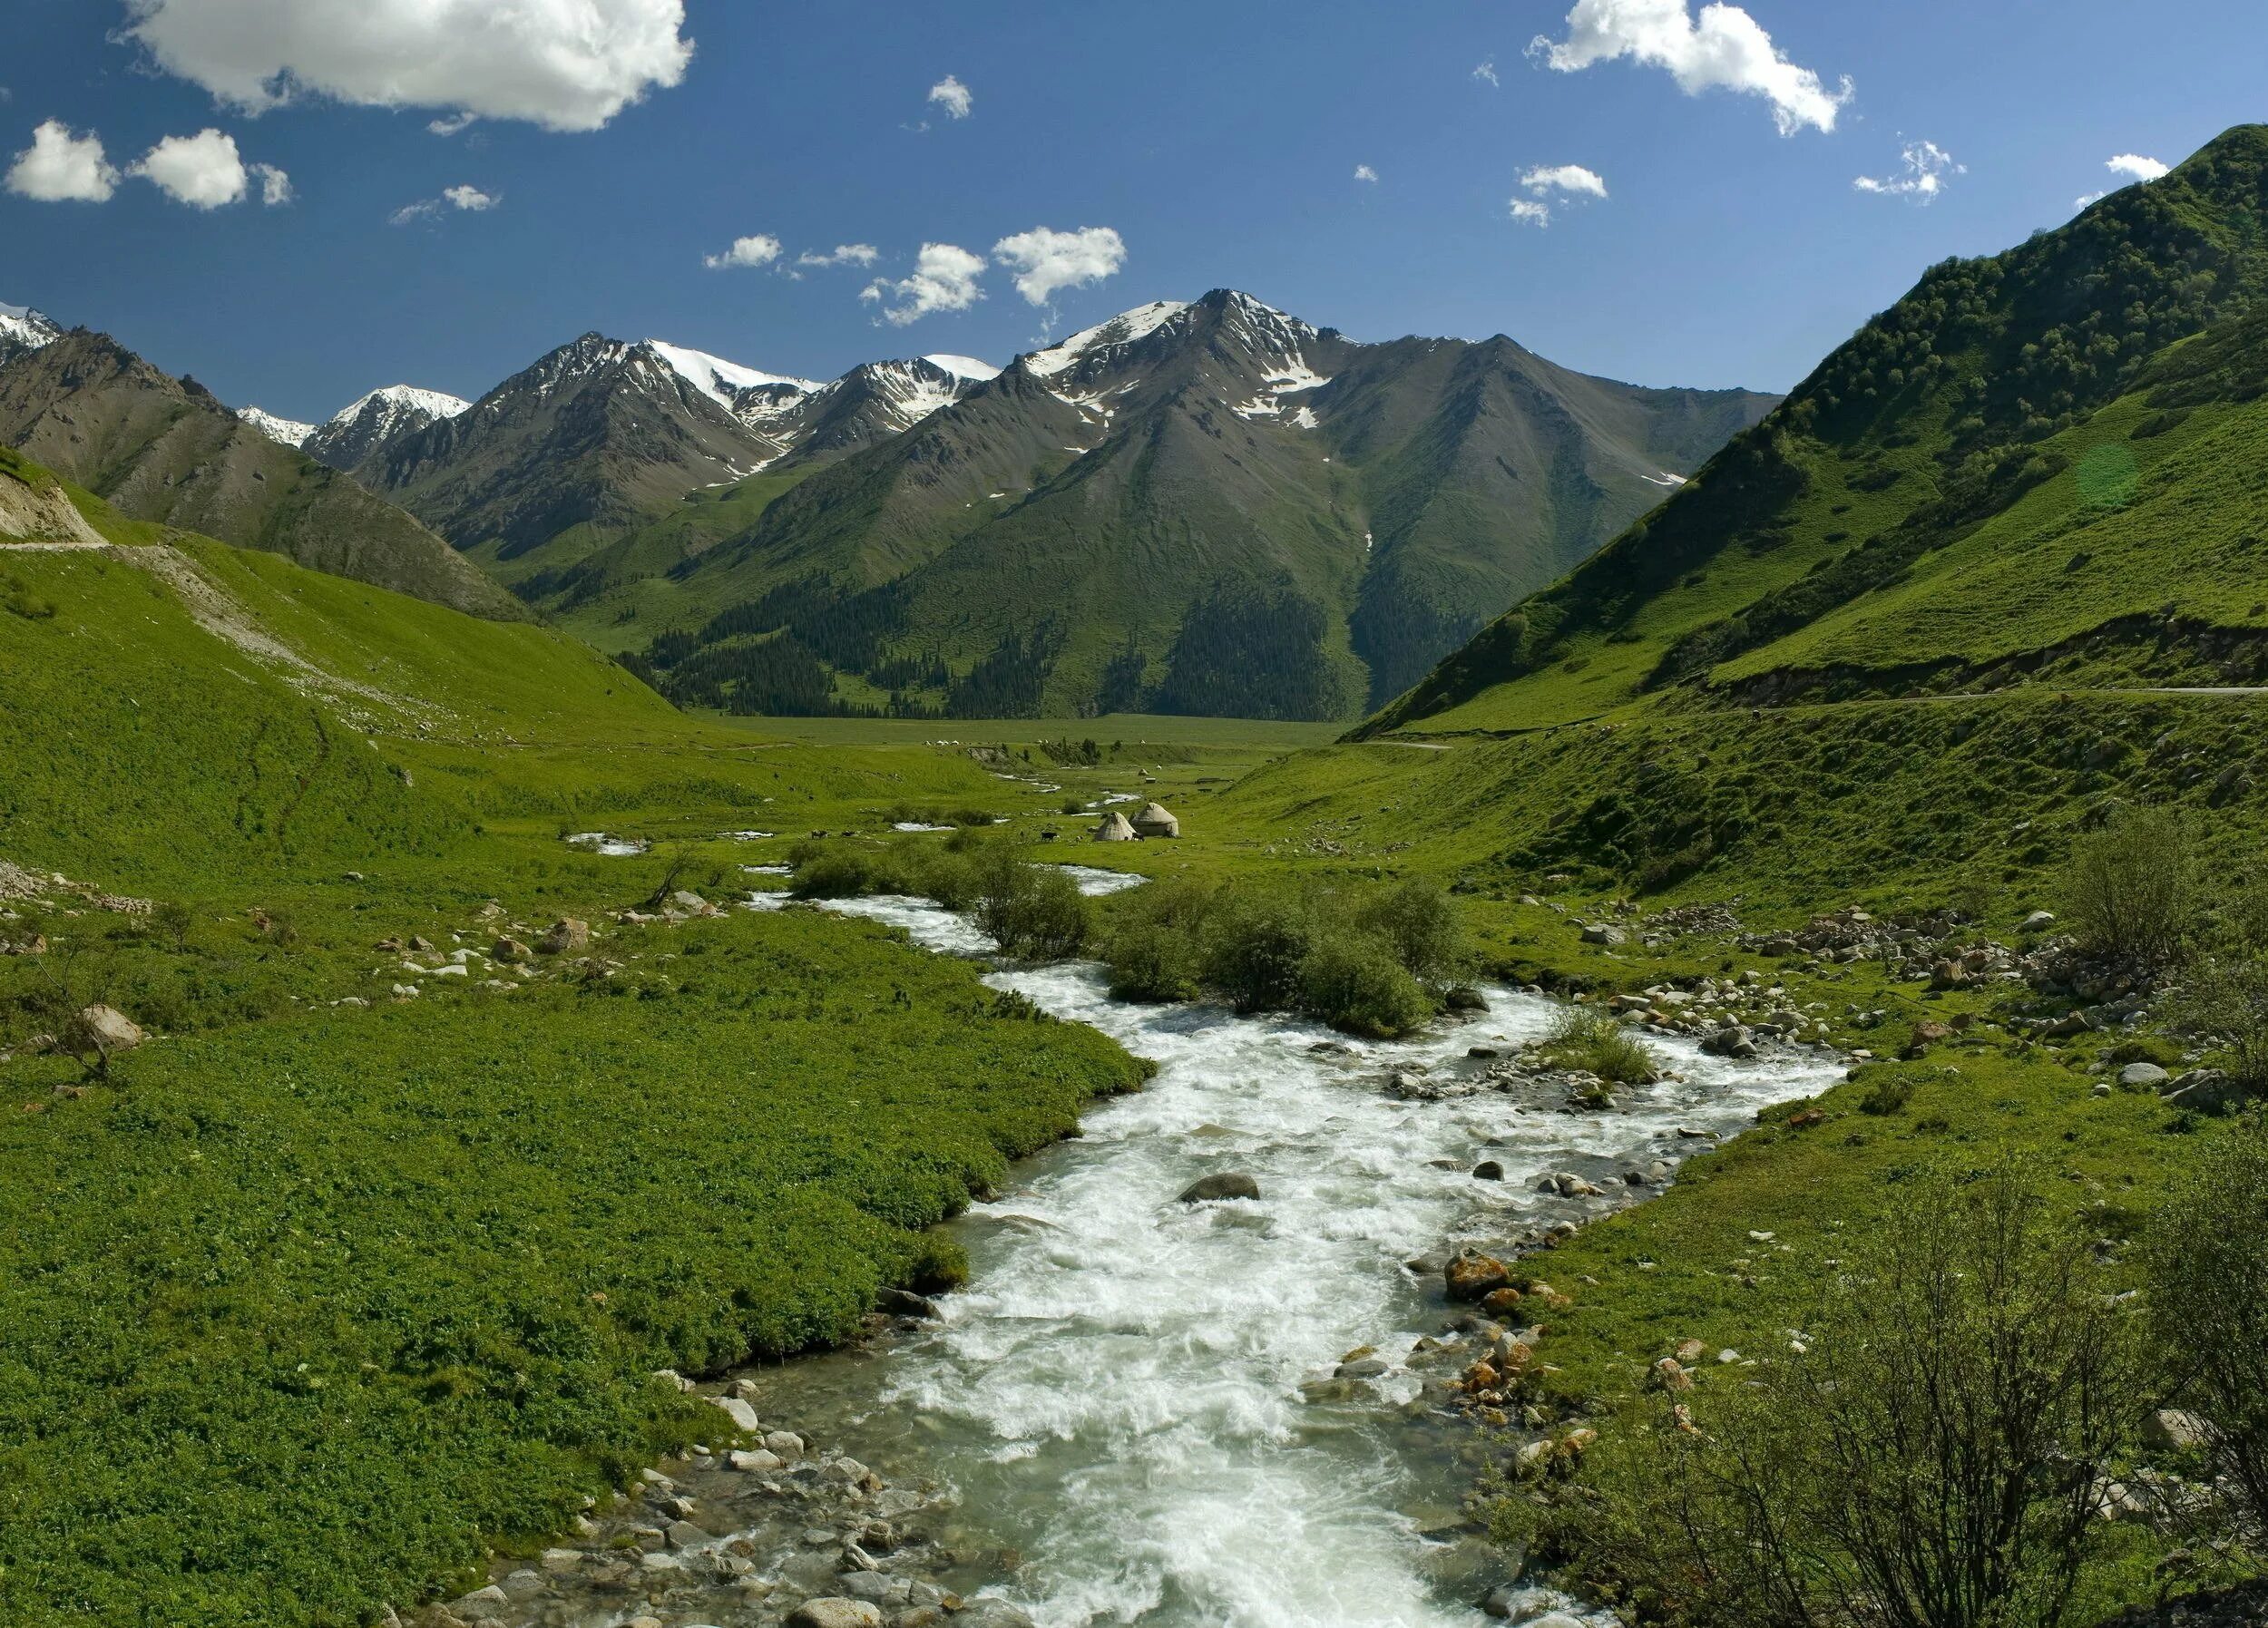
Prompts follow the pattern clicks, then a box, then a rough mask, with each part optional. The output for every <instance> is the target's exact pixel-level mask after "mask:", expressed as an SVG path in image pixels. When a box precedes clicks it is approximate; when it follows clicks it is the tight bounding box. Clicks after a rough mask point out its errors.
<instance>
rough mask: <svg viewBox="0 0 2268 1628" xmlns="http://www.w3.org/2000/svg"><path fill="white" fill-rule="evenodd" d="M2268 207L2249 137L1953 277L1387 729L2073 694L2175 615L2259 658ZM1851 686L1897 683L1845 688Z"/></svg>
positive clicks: (1928, 290)
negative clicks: (2094, 662) (1910, 697)
mask: <svg viewBox="0 0 2268 1628" xmlns="http://www.w3.org/2000/svg"><path fill="white" fill-rule="evenodd" d="M2263 210H2268V129H2263V128H2262V127H2257V126H2251V127H2245V128H2243V129H2239V130H2236V131H2233V132H2230V133H2229V134H2227V135H2226V136H2224V137H2223V138H2221V139H2220V140H2219V141H2215V142H2214V143H2213V144H2212V145H2211V146H2209V147H2207V148H2206V149H2204V151H2201V152H2199V153H2198V154H2197V155H2196V156H2195V158H2193V159H2191V160H2190V161H2188V162H2187V163H2185V164H2184V165H2183V166H2182V167H2181V168H2180V169H2179V170H2177V171H2175V172H2174V173H2173V174H2172V175H2170V176H2168V177H2166V178H2165V180H2161V181H2158V182H2155V183H2152V184H2150V185H2148V186H2142V187H2131V188H2128V189H2126V190H2125V191H2122V192H2119V193H2116V194H2114V195H2113V196H2111V197H2110V198H2107V199H2106V200H2103V201H2101V202H2099V203H2097V204H2096V205H2094V206H2093V207H2092V208H2090V209H2088V210H2087V211H2085V212H2084V213H2083V214H2082V215H2081V216H2080V217H2079V218H2078V219H2077V220H2075V221H2073V222H2072V223H2071V224H2070V225H2068V226H2067V227H2065V228H2063V229H2060V230H2058V231H2055V232H2050V233H2047V234H2043V235H2041V236H2039V237H2038V238H2036V239H2033V240H2032V241H2031V242H2029V243H2028V244H2026V245H2024V246H2023V247H2022V248H2020V249H2013V250H2010V251H2009V253H2007V254H2005V255H2001V256H1999V257H1997V258H1992V259H1987V260H1979V261H1967V262H1963V261H1949V262H1947V263H1946V264H1944V265H1942V266H1939V267H1936V268H1932V269H1931V271H1930V272H1929V273H1928V274H1927V275H1926V276H1925V277H1924V278H1922V280H1921V283H1920V284H1919V285H1917V287H1916V288H1915V289H1914V290H1913V292H1912V293H1911V294H1910V295H1908V296H1907V297H1906V298H1905V299H1903V300H1901V302H1900V303H1899V304H1898V305H1897V306H1895V307H1892V309H1891V310H1890V311H1888V312H1886V313H1884V314H1883V315H1882V316H1881V317H1877V318H1876V319H1874V321H1872V322H1871V323H1870V324H1868V325H1867V327H1865V328H1864V329H1863V330H1862V331H1861V333H1860V334H1859V335H1858V336H1857V337H1855V338H1854V339H1853V340H1852V341H1851V343H1850V344H1848V345H1846V346H1843V348H1842V349H1840V350H1838V351H1837V352H1836V353H1835V354H1834V355H1833V356H1831V357H1829V358H1828V359H1827V361H1826V362H1824V363H1823V364H1822V366H1820V368H1819V369H1818V370H1817V371H1816V372H1815V373H1814V374H1813V375H1812V376H1811V377H1810V378H1809V379H1807V380H1806V381H1805V382H1804V384H1803V385H1801V386H1799V388H1798V389H1797V390H1796V392H1795V394H1794V395H1792V396H1791V397H1790V398H1789V399H1788V401H1787V403H1786V404H1785V405H1783V406H1782V407H1781V408H1780V409H1779V410H1778V411H1776V412H1775V413H1774V414H1773V415H1772V416H1771V417H1770V418H1769V419H1767V420H1766V421H1765V423H1764V424H1762V425H1760V426H1759V427H1758V428H1757V429H1755V431H1752V432H1750V433H1749V434H1745V435H1743V436H1741V437H1739V438H1738V439H1737V440H1735V442H1734V443H1733V444H1731V445H1730V446H1728V447H1727V448H1726V449H1725V451H1724V452H1723V453H1720V454H1719V455H1718V456H1717V457H1716V458H1715V459H1713V460H1712V461H1711V462H1710V463H1709V464H1708V465H1707V466H1706V468H1705V469H1704V470H1703V471H1702V472H1701V473H1700V475H1699V477H1698V478H1697V479H1696V481H1695V482H1694V483H1692V484H1690V485H1689V486H1688V487H1686V489H1685V490H1684V491H1682V492H1679V493H1678V494H1677V496H1676V497H1674V498H1673V499H1671V500H1670V501H1669V502H1667V503H1666V504H1664V505H1663V506H1662V508H1661V510H1660V511H1659V512H1657V513H1656V514H1654V515H1651V516H1649V517H1648V518H1647V520H1646V521H1644V522H1640V523H1639V524H1638V525H1637V526H1636V527H1634V528H1633V529H1632V530H1631V531H1628V532H1627V533H1625V534H1624V535H1623V536H1622V537H1620V538H1619V539H1618V540H1617V541H1615V542H1614V543H1613V544H1611V545H1610V546H1609V547H1608V549H1606V550H1604V551H1601V552H1600V554H1599V555H1598V557H1597V558H1596V559H1595V560H1593V561H1591V562H1589V564H1587V565H1586V566H1584V567H1583V568H1582V569H1580V570H1577V571H1576V572H1574V573H1573V574H1572V575H1570V576H1569V578H1568V579H1567V580H1565V581H1563V582H1561V583H1559V584H1558V585H1557V586H1555V587H1553V588H1551V589H1549V590H1546V591H1544V592H1543V593H1540V594H1538V595H1536V596H1535V597H1533V598H1532V599H1530V600H1526V601H1525V602H1523V603H1521V604H1520V605H1519V606H1518V607H1516V608H1515V609H1513V610H1512V611H1511V612H1510V613H1509V614H1508V615H1506V616H1505V617H1503V618H1502V619H1500V620H1499V621H1497V622H1495V623H1493V624H1491V626H1490V627H1489V628H1488V629H1485V630H1484V631H1483V632H1482V633H1481V635H1480V636H1479V637H1478V638H1476V639H1474V641H1473V642H1472V644H1471V646H1469V647H1468V648H1466V649H1465V650H1464V651H1462V652H1461V653H1460V654H1459V655H1458V656H1456V657H1454V658H1452V659H1451V660H1450V661H1448V662H1447V663H1444V664H1443V666H1442V668H1440V669H1439V670H1438V671H1436V672H1435V673H1434V674H1433V675H1432V677H1431V678H1428V679H1427V680H1425V682H1423V683H1422V684H1421V685H1419V686H1418V687H1416V688H1415V689H1414V690H1413V691H1412V692H1411V693H1410V694H1409V695H1407V696H1405V697H1403V698H1402V699H1401V700H1400V701H1398V702H1397V703H1396V704H1395V705H1394V706H1393V707H1390V708H1388V709H1387V710H1386V711H1385V712H1384V713H1383V715H1382V716H1381V717H1379V718H1378V719H1376V720H1374V723H1373V724H1372V725H1371V726H1368V727H1369V732H1371V733H1381V732H1389V731H1394V730H1422V731H1424V732H1427V733H1454V732H1458V731H1461V730H1471V729H1480V730H1505V729H1520V728H1533V727H1538V726H1548V725H1554V724H1559V723H1564V722H1567V721H1569V720H1572V719H1577V718H1585V717H1601V716H1606V715H1609V714H1616V713H1618V710H1619V709H1623V708H1627V707H1631V706H1632V705H1634V704H1635V705H1642V706H1654V705H1660V704H1667V703H1668V702H1669V701H1671V700H1672V699H1674V698H1675V697H1678V696H1681V695H1683V696H1690V697H1705V698H1708V699H1731V700H1735V701H1737V700H1739V699H1741V698H1743V697H1765V696H1769V697H1788V696H1792V695H1795V694H1807V693H1813V692H1814V691H1816V690H1817V689H1818V688H1819V687H1820V686H1821V685H1822V684H1827V685H1829V686H1830V687H1832V688H1835V689H1837V690H1838V692H1840V691H1842V690H1847V689H1849V688H1850V687H1852V686H1853V684H1856V685H1858V686H1859V687H1866V688H1872V689H1873V690H1876V691H1880V692H1882V693H1901V692H1903V691H1906V690H1911V689H1917V688H1927V687H1932V686H1933V685H1935V686H1942V685H1944V684H1960V683H1968V682H1972V681H1983V680H1984V679H1985V678H1988V677H1989V674H1988V673H1987V671H1986V669H1993V670H1995V671H2001V672H2016V671H2020V670H2035V669H2039V668H2055V669H2056V670H2058V671H2060V670H2062V669H2063V665H2064V664H2065V662H2066V658H2067V657H2068V653H2069V652H2068V651H2067V650H2066V648H2065V647H2066V646H2067V645H2068V644H2069V643H2070V642H2071V641H2073V640H2075V639H2089V640H2093V639H2098V638H2099V639H2103V640H2105V641H2107V643H2117V644H2125V645H2129V646H2131V645H2134V644H2136V643H2137V642H2139V643H2140V644H2143V645H2150V644H2155V643H2162V642H2164V641H2162V640H2159V639H2157V638H2156V635H2155V634H2153V633H2150V632H2148V631H2147V630H2145V629H2138V628H2137V627H2136V625H2135V624H2134V621H2133V619H2136V618H2148V617H2152V616H2160V617H2162V616H2165V615H2167V614H2170V615H2172V616H2173V617H2175V619H2176V620H2177V621H2179V622H2181V623H2182V624H2183V625H2184V626H2185V629H2187V632H2186V634H2185V639H2184V640H2183V641H2181V642H2182V643H2184V644H2185V645H2187V646H2189V647H2192V648H2199V649H2211V648H2217V647H2218V646H2219V645H2220V644H2221V643H2223V642H2224V641H2233V642H2234V643H2236V644H2239V645H2241V644H2243V643H2244V642H2245V640H2246V639H2249V638H2250V636H2251V629H2252V627H2253V623H2254V622H2255V620H2256V619H2257V618H2258V617H2259V616H2261V615H2262V614H2263V613H2262V612H2259V611H2256V610H2255V609H2253V607H2254V605H2255V604H2257V603H2258V602H2259V601H2260V600H2263V599H2268V581H2263V580H2260V579H2261V577H2262V574H2263V573H2262V569H2261V566H2260V565H2259V564H2258V563H2256V562H2254V561H2253V560H2252V559H2251V558H2250V555H2251V551H2252V550H2253V547H2254V546H2255V545H2256V541H2257V537H2258V533H2259V531H2260V527H2261V519H2262V517H2261V514H2260V494H2259V487H2258V485H2257V483H2256V480H2255V479H2254V478H2253V476H2252V475H2251V474H2250V473H2248V472H2249V471H2250V470H2251V469H2255V468H2256V467H2257V459H2258V453H2257V448H2258V446H2259V444H2260V439H2261V436H2262V434H2263V417H2262V414H2261V409H2260V407H2259V405H2258V403H2259V400H2260V396H2261V385H2262V370H2263V340H2268V333H2264V332H2263V327H2262V326H2261V325H2260V324H2259V323H2258V322H2257V321H2254V320H2248V317H2251V316H2252V314H2253V313H2254V312H2255V311H2256V310H2257V309H2259V307H2260V306H2261V303H2262V299H2263V295H2264V294H2268V239H2263V237H2262V236H2261V233H2260V230H2259V226H2258V221H2259V219H2260V218H2261V215H2262V212H2263ZM2247 539H2252V540H2253V541H2247ZM2150 659H2155V658H2146V659H2145V660H2144V661H2143V662H2142V664H2141V670H2147V668H2148V667H2149V665H2150ZM1851 667H1855V668H1865V669H1867V670H1868V672H1869V673H1871V674H1873V675H1875V676H1874V677H1872V678H1854V677H1853V675H1849V674H1844V673H1842V672H1840V671H1834V672H1832V673H1830V672H1829V671H1828V669H1841V668H1851ZM2106 670H2116V664H2111V665H2110V666H2109V667H2107V669H2106ZM2181 670H2182V671H2183V672H2184V673H2193V672H2194V670H2195V668H2194V667H2184V668H2182V669H2181Z"/></svg>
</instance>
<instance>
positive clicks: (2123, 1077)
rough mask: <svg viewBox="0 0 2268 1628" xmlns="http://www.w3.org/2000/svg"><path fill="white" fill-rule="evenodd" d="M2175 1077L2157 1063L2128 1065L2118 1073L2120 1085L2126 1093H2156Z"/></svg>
mask: <svg viewBox="0 0 2268 1628" xmlns="http://www.w3.org/2000/svg"><path fill="white" fill-rule="evenodd" d="M2171 1078H2173V1076H2172V1075H2170V1074H2168V1073H2166V1072H2165V1069H2163V1068H2161V1067H2158V1066H2157V1065H2156V1063H2128V1064H2127V1065H2126V1067H2124V1068H2121V1069H2120V1070H2119V1071H2118V1085H2119V1088H2120V1089H2121V1090H2126V1091H2155V1090H2157V1089H2158V1088H2159V1087H2162V1086H2164V1085H2165V1082H2166V1081H2167V1080H2169V1079H2171Z"/></svg>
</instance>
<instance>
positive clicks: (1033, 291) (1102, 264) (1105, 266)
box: [992, 226, 1126, 306]
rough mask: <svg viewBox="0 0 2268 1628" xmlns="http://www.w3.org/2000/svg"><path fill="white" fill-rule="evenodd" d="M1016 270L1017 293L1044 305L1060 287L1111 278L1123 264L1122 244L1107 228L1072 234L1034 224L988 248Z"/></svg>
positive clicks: (1117, 235) (1117, 236) (1116, 234)
mask: <svg viewBox="0 0 2268 1628" xmlns="http://www.w3.org/2000/svg"><path fill="white" fill-rule="evenodd" d="M992 252H993V253H994V254H996V255H998V256H999V257H1000V258H1002V260H1003V261H1005V262H1006V263H1007V264H1008V266H1009V267H1010V268H1012V269H1013V270H1014V271H1015V272H1016V292H1017V293H1019V294H1021V295H1022V296H1023V297H1024V298H1025V299H1026V300H1027V301H1028V302H1030V303H1031V304H1032V305H1035V306H1043V305H1045V304H1047V303H1048V301H1050V300H1051V299H1053V298H1054V297H1055V296H1056V294H1057V293H1058V292H1059V291H1061V290H1062V289H1064V288H1084V287H1086V285H1088V284H1089V283H1097V282H1100V281H1101V280H1102V279H1103V278H1106V277H1110V276H1112V275H1114V274H1115V273H1116V272H1117V271H1118V269H1119V267H1121V266H1123V265H1125V264H1126V240H1125V239H1122V238H1120V237H1119V234H1118V233H1117V232H1115V231H1113V230H1111V229H1110V228H1109V227H1107V226H1082V227H1080V229H1078V230H1077V231H1075V232H1059V231H1051V230H1050V229H1048V228H1046V227H1044V226H1035V227H1033V228H1032V229H1031V230H1030V231H1028V232H1018V233H1017V234H1016V235H1015V236H1014V237H1012V238H1002V239H1001V240H1000V241H999V242H997V243H995V244H993V245H992Z"/></svg>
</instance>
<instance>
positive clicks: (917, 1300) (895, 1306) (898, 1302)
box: [875, 1289, 939, 1322]
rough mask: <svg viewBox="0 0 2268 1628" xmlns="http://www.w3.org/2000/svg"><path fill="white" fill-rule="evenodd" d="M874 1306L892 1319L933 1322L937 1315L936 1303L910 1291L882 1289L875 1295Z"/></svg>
mask: <svg viewBox="0 0 2268 1628" xmlns="http://www.w3.org/2000/svg"><path fill="white" fill-rule="evenodd" d="M875 1305H877V1306H879V1307H881V1308H882V1310H884V1311H887V1312H889V1313H890V1315H892V1316H893V1317H918V1318H920V1319H922V1320H923V1321H930V1322H934V1321H936V1319H937V1317H938V1315H939V1313H938V1311H937V1302H936V1301H934V1300H931V1299H930V1298H929V1296H927V1295H925V1294H915V1293H914V1292H913V1291H912V1290H910V1289H882V1290H879V1291H877V1292H875Z"/></svg>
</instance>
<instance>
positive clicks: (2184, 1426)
mask: <svg viewBox="0 0 2268 1628" xmlns="http://www.w3.org/2000/svg"><path fill="white" fill-rule="evenodd" d="M2142 1439H2143V1440H2145V1441H2146V1442H2148V1443H2149V1444H2150V1445H2151V1446H2152V1447H2155V1448H2166V1449H2167V1450H2169V1451H2172V1452H2188V1451H2190V1450H2192V1449H2194V1448H2202V1447H2208V1446H2210V1445H2212V1441H2213V1429H2212V1427H2211V1426H2209V1425H2207V1424H2206V1423H2205V1421H2204V1418H2203V1416H2202V1415H2199V1414H2195V1413H2185V1412H2184V1411H2182V1409H2178V1408H2160V1409H2158V1410H2157V1411H2156V1412H2155V1413H2153V1414H2151V1415H2150V1417H2149V1418H2147V1419H2146V1420H2145V1421H2144V1423H2143V1426H2142Z"/></svg>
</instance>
